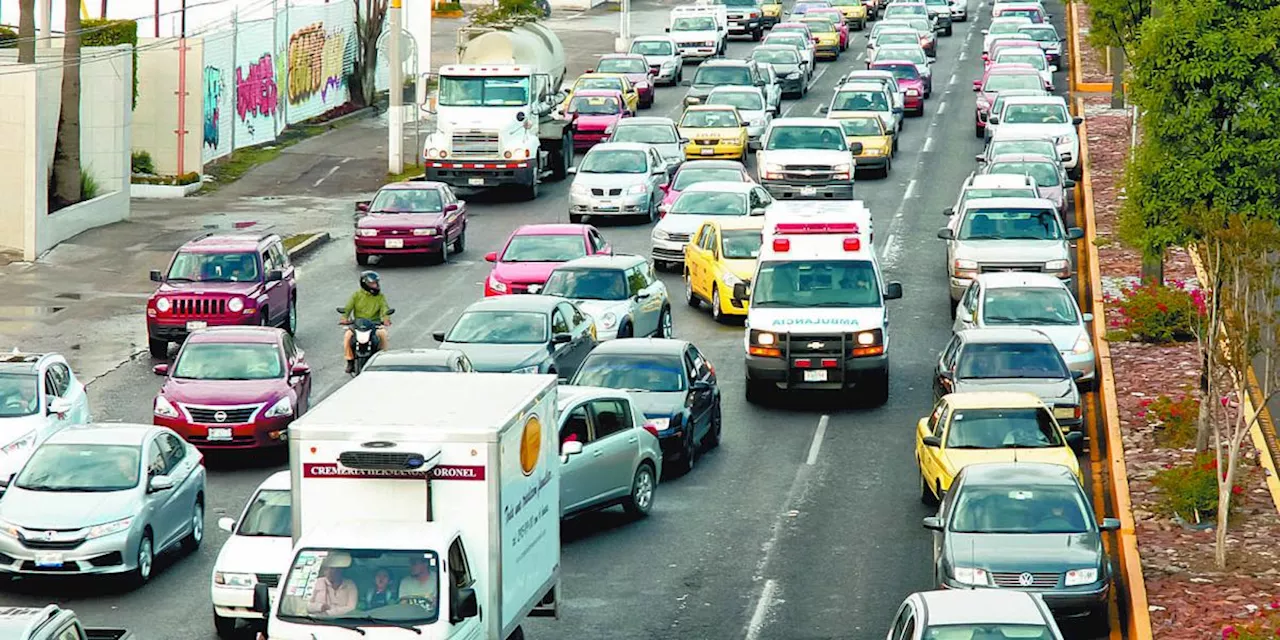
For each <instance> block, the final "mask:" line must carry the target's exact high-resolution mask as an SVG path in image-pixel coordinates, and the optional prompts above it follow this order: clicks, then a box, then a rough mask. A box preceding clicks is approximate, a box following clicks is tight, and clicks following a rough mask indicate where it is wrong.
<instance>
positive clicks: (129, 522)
mask: <svg viewBox="0 0 1280 640" xmlns="http://www.w3.org/2000/svg"><path fill="white" fill-rule="evenodd" d="M131 526H133V518H132V517H129V518H124V519H122V520H116V521H115V522H108V523H105V524H100V525H97V526H93V527H89V533H88V535H86V536H85V538H86V539H89V540H92V539H94V538H101V537H102V536H109V535H111V534H113V533H120V532H121V531H128V530H129V527H131Z"/></svg>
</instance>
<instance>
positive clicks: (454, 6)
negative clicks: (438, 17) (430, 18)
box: [434, 2, 462, 13]
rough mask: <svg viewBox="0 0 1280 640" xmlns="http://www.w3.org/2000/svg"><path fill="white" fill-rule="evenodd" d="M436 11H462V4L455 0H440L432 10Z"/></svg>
mask: <svg viewBox="0 0 1280 640" xmlns="http://www.w3.org/2000/svg"><path fill="white" fill-rule="evenodd" d="M434 11H435V12H436V13H455V12H458V11H462V5H461V4H458V3H457V2H442V3H440V4H438V5H436V8H435V10H434Z"/></svg>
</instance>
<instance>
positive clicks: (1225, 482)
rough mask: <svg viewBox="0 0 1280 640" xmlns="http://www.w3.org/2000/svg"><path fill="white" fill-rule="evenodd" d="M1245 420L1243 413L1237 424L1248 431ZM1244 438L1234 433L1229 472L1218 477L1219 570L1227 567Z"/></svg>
mask: <svg viewBox="0 0 1280 640" xmlns="http://www.w3.org/2000/svg"><path fill="white" fill-rule="evenodd" d="M1242 411H1243V409H1242ZM1244 422H1245V419H1244V417H1243V415H1241V417H1240V418H1239V422H1238V423H1237V424H1236V425H1235V427H1236V429H1237V430H1240V431H1247V428H1246V426H1245V424H1244ZM1242 440H1243V438H1241V437H1239V434H1236V433H1233V434H1232V438H1231V441H1230V442H1229V443H1227V460H1226V462H1227V464H1226V469H1227V473H1226V475H1225V476H1219V477H1218V526H1217V528H1216V530H1215V531H1214V538H1215V541H1214V547H1213V560H1214V564H1216V565H1217V566H1218V570H1219V571H1222V570H1225V569H1226V568H1227V517H1228V515H1230V513H1231V487H1233V486H1235V482H1236V462H1237V461H1238V460H1239V459H1240V443H1241V441H1242ZM1218 459H1219V460H1221V459H1222V454H1221V453H1219V454H1218ZM1222 467H1223V464H1222V462H1221V461H1220V462H1218V468H1217V469H1215V470H1214V474H1219V473H1221V472H1222V471H1221V469H1222Z"/></svg>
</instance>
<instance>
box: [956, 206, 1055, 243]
mask: <svg viewBox="0 0 1280 640" xmlns="http://www.w3.org/2000/svg"><path fill="white" fill-rule="evenodd" d="M959 239H960V240H1061V239H1062V227H1061V226H1060V225H1059V223H1058V214H1057V213H1056V212H1055V211H1053V210H1052V209H1030V208H1028V209H1019V208H1004V209H995V208H980V209H973V210H971V211H970V212H969V213H968V215H966V216H965V219H964V224H962V225H961V226H960V234H959Z"/></svg>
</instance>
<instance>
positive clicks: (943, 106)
mask: <svg viewBox="0 0 1280 640" xmlns="http://www.w3.org/2000/svg"><path fill="white" fill-rule="evenodd" d="M946 111H947V101H946V100H943V101H942V102H939V103H938V111H937V113H938V115H942V114H943V113H945V112H946Z"/></svg>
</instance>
